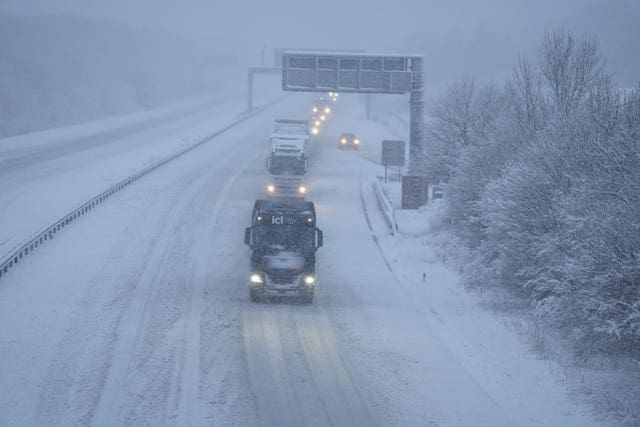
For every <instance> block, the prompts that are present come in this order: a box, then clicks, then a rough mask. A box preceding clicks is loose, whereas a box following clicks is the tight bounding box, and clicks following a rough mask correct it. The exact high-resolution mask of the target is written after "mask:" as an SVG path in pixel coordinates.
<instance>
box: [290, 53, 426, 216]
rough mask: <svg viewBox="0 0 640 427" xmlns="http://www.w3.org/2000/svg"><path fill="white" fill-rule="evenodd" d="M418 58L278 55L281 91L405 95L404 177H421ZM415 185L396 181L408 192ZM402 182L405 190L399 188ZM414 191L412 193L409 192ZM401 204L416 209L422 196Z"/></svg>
mask: <svg viewBox="0 0 640 427" xmlns="http://www.w3.org/2000/svg"><path fill="white" fill-rule="evenodd" d="M422 68H423V58H422V56H420V55H372V54H362V53H343V52H323V51H295V52H292V51H287V52H284V53H283V55H282V89H283V90H284V91H298V92H345V93H367V94H371V93H381V94H405V93H409V95H410V98H409V105H410V115H409V172H408V175H410V176H421V175H422V174H423V167H424V161H423V160H424V159H423V158H424V141H423V132H422V128H423V124H422V122H423V110H424V79H423V71H422ZM418 181H420V182H422V181H424V180H404V179H403V180H402V187H403V194H404V192H405V188H404V187H405V185H409V186H414V185H418V184H416V183H417V182H418ZM405 182H406V184H405ZM413 190H416V191H413ZM407 194H416V197H412V198H408V199H407V203H406V204H405V203H403V206H402V207H403V209H417V208H418V207H420V206H421V205H422V204H424V203H425V202H426V197H425V198H423V197H421V195H422V194H423V192H421V191H417V189H416V188H413V187H412V191H409V189H407Z"/></svg>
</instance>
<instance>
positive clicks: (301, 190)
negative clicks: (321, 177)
mask: <svg viewBox="0 0 640 427" xmlns="http://www.w3.org/2000/svg"><path fill="white" fill-rule="evenodd" d="M298 192H299V193H300V194H306V193H307V187H305V186H304V185H301V186H300V188H298Z"/></svg>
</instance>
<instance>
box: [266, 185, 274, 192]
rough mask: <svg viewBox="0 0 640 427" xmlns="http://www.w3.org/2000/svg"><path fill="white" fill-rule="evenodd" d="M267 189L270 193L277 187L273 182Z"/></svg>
mask: <svg viewBox="0 0 640 427" xmlns="http://www.w3.org/2000/svg"><path fill="white" fill-rule="evenodd" d="M267 191H268V192H269V193H273V192H274V191H276V187H275V186H274V185H272V184H269V185H267Z"/></svg>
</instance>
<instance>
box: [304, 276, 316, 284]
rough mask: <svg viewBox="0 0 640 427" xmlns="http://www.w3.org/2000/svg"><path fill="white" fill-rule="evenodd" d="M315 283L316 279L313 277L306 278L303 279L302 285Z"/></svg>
mask: <svg viewBox="0 0 640 427" xmlns="http://www.w3.org/2000/svg"><path fill="white" fill-rule="evenodd" d="M315 281H316V279H314V278H313V276H306V277H305V278H304V283H306V284H307V285H313V283H314V282H315Z"/></svg>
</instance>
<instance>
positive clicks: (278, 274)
mask: <svg viewBox="0 0 640 427" xmlns="http://www.w3.org/2000/svg"><path fill="white" fill-rule="evenodd" d="M299 274H300V273H299V272H298V271H295V270H285V269H279V268H274V269H271V270H269V271H267V277H268V278H269V280H270V281H271V282H272V283H277V284H291V283H294V282H295V281H296V280H297V279H298V275H299Z"/></svg>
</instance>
